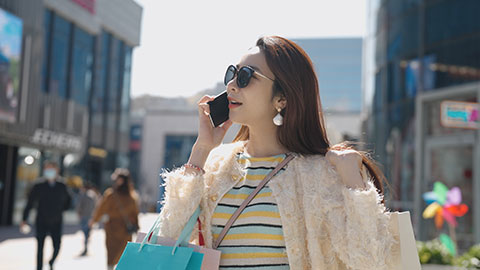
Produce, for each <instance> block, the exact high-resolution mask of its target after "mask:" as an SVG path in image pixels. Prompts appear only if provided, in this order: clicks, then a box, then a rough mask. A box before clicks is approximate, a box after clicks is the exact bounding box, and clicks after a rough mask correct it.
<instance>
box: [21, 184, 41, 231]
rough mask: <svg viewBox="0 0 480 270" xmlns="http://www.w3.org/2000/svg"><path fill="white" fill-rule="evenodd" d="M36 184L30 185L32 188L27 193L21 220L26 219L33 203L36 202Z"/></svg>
mask: <svg viewBox="0 0 480 270" xmlns="http://www.w3.org/2000/svg"><path fill="white" fill-rule="evenodd" d="M38 188H39V186H38V184H36V185H34V186H33V187H32V190H31V191H30V193H29V194H28V200H27V205H26V206H25V209H24V210H23V219H22V220H23V221H25V222H26V221H28V216H29V214H30V210H31V209H32V208H33V207H34V205H35V204H36V203H37V200H38Z"/></svg>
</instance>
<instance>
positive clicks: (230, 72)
mask: <svg viewBox="0 0 480 270" xmlns="http://www.w3.org/2000/svg"><path fill="white" fill-rule="evenodd" d="M253 73H257V75H258V76H260V77H262V78H265V79H269V80H270V81H272V82H273V81H274V80H272V79H270V78H268V77H267V76H265V75H263V74H261V73H260V72H258V71H256V70H254V69H253V68H252V67H249V66H243V67H241V68H240V69H237V67H235V66H234V65H230V66H228V68H227V72H226V73H225V78H224V79H223V83H224V84H225V86H226V85H227V84H228V83H229V82H230V81H231V80H233V79H234V78H235V75H236V76H237V85H238V87H240V88H244V87H247V86H248V83H249V82H250V79H251V78H252V76H253Z"/></svg>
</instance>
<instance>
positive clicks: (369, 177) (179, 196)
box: [159, 36, 398, 270]
mask: <svg viewBox="0 0 480 270" xmlns="http://www.w3.org/2000/svg"><path fill="white" fill-rule="evenodd" d="M225 84H226V87H227V93H228V99H229V108H230V114H229V116H230V120H228V121H227V122H225V123H224V124H223V126H220V127H217V128H213V127H212V125H211V123H210V120H209V117H208V114H209V106H208V105H207V104H206V102H208V101H210V100H212V99H213V97H210V96H204V97H203V98H202V99H201V100H200V101H199V102H198V112H199V131H198V138H197V141H196V143H195V145H194V146H193V148H192V152H191V156H190V159H189V161H188V163H187V164H185V165H184V166H183V167H182V168H179V169H177V170H174V171H172V172H166V173H164V174H163V177H164V179H165V182H166V193H165V201H164V202H163V203H164V206H163V209H162V212H161V213H160V219H161V224H162V225H161V230H160V232H159V234H160V235H161V236H167V237H173V238H177V237H178V236H179V234H180V232H181V231H182V229H183V227H184V225H185V223H186V222H187V220H188V219H189V218H190V216H191V214H192V213H193V212H194V210H195V209H196V208H197V207H198V205H200V208H201V215H200V218H199V220H200V225H201V228H202V231H201V235H202V237H203V238H204V241H205V245H206V246H207V247H212V245H213V243H214V242H215V240H216V239H217V237H218V234H219V233H220V231H221V230H222V228H223V227H225V224H226V222H227V220H228V219H229V218H230V217H231V216H232V213H233V212H234V211H235V210H236V209H237V208H238V207H239V205H240V204H241V203H242V202H243V200H244V199H245V198H246V197H247V196H248V195H249V194H250V193H251V192H252V190H253V189H254V188H255V187H256V186H257V185H258V183H259V182H260V181H261V180H262V179H263V178H264V177H265V175H267V174H268V173H269V172H270V171H271V170H272V169H273V168H275V167H276V166H277V165H278V164H279V163H280V162H281V161H282V160H284V159H285V158H286V156H287V155H290V154H293V155H294V156H295V158H294V159H293V160H291V161H290V163H288V164H287V166H286V167H284V168H283V169H282V170H281V171H280V172H279V173H278V174H277V175H275V176H274V177H273V178H272V179H271V180H270V182H268V183H267V185H266V186H265V187H264V188H262V190H261V191H260V192H259V193H258V194H257V195H256V197H255V198H254V199H253V200H252V201H251V202H250V203H249V205H248V206H247V207H246V208H245V209H244V210H243V212H242V214H241V215H240V216H239V217H238V219H237V220H236V221H235V222H234V223H233V225H232V227H231V228H230V230H229V231H228V232H227V234H226V236H225V238H224V239H223V241H222V242H221V243H220V245H219V246H218V249H219V250H221V251H222V256H221V261H220V264H221V266H220V269H328V270H331V269H369V270H370V269H393V268H395V264H396V262H397V260H396V259H395V258H398V236H397V235H395V234H394V233H393V232H392V229H391V227H390V226H389V220H390V215H389V213H387V212H386V209H385V206H384V205H383V198H382V192H383V188H382V184H381V180H382V178H383V176H382V175H381V173H380V172H379V170H378V169H377V168H376V167H375V166H374V165H373V163H372V162H371V161H370V160H369V159H368V158H366V157H365V156H364V155H362V154H361V153H359V152H357V151H354V150H348V149H347V150H346V149H345V147H343V146H336V147H335V148H334V149H331V147H330V143H329V141H328V139H327V136H326V131H325V125H324V121H323V115H322V110H321V105H320V98H319V89H318V82H317V76H316V75H315V72H314V69H313V66H312V63H311V61H310V59H309V58H308V56H307V55H306V53H305V52H304V51H303V50H302V49H301V48H300V47H299V46H298V45H296V44H295V43H293V42H292V41H289V40H287V39H285V38H281V37H277V36H270V37H263V38H260V39H259V40H258V41H257V43H256V46H255V47H253V48H252V49H250V50H249V52H248V53H247V54H246V55H245V56H243V57H242V58H241V60H240V62H238V63H237V64H236V65H235V66H233V65H232V66H230V67H228V69H227V73H226V75H225ZM232 122H235V123H239V124H241V125H242V127H241V129H240V131H239V132H238V134H237V136H236V138H235V140H234V142H233V143H231V144H221V142H222V140H223V138H224V135H225V133H226V131H227V130H228V128H229V127H230V126H231V125H232ZM362 164H363V165H362ZM199 235H200V234H199V231H198V230H196V231H194V233H193V234H192V241H194V242H196V243H198V240H199Z"/></svg>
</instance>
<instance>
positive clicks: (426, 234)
mask: <svg viewBox="0 0 480 270" xmlns="http://www.w3.org/2000/svg"><path fill="white" fill-rule="evenodd" d="M479 12H480V2H478V1H475V0H460V1H456V0H411V1H394V0H383V1H370V2H369V22H368V33H367V37H366V39H365V46H364V47H365V49H364V51H365V54H366V57H365V58H364V74H365V78H364V104H365V106H364V111H363V113H362V115H363V119H364V121H363V128H364V134H365V135H366V137H365V138H364V140H366V141H368V142H369V143H370V144H371V145H374V146H375V147H374V151H375V157H376V159H377V160H378V161H379V162H380V163H381V164H383V165H384V169H385V173H386V175H387V178H388V179H389V183H390V189H389V192H388V197H387V201H389V204H390V207H391V208H393V209H399V210H408V211H412V213H413V215H412V219H413V223H414V226H415V231H416V235H417V238H418V239H419V240H429V239H432V238H434V237H438V235H439V233H441V232H446V233H447V234H448V227H447V226H444V227H443V228H442V229H441V230H437V229H435V225H434V222H433V220H432V219H423V218H422V212H423V209H425V207H426V203H425V202H424V201H423V199H422V194H424V193H425V192H428V191H430V190H432V189H433V185H434V182H436V181H439V182H442V183H444V184H445V185H446V186H447V187H448V188H452V187H454V186H457V187H459V188H460V189H461V191H462V195H463V196H462V202H463V203H465V204H467V205H468V206H469V208H470V209H469V211H468V212H467V214H466V215H465V216H464V217H461V218H457V220H458V223H459V225H458V227H457V228H456V231H457V240H458V245H459V248H460V249H464V248H467V247H469V246H471V245H472V244H474V243H478V242H480V196H479V195H478V194H480V171H479V170H480V169H479V168H480V147H479V146H480V131H479V127H480V125H479V119H478V102H479V100H480V50H478V48H479V47H480V20H479V18H478V16H477V14H478V13H479ZM449 102H450V103H449ZM452 102H453V103H452ZM448 104H456V105H455V106H457V108H456V109H455V110H452V107H448V106H446V105H448ZM469 108H470V109H469ZM460 114H461V115H462V117H458V116H459V115H460ZM452 116H453V117H454V118H457V119H456V122H457V124H456V125H448V124H446V122H445V119H447V118H448V117H452ZM463 116H465V117H463ZM467 116H468V117H467ZM460 118H464V119H460ZM460 120H461V121H463V122H465V123H464V124H463V125H460V124H458V122H459V121H460ZM467 124H468V125H467Z"/></svg>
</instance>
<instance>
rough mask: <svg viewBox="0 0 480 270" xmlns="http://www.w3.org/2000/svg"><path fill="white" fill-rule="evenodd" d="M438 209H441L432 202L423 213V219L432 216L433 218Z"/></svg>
mask: <svg viewBox="0 0 480 270" xmlns="http://www.w3.org/2000/svg"><path fill="white" fill-rule="evenodd" d="M439 209H442V207H441V206H440V205H439V204H438V203H436V202H434V203H432V204H430V205H429V206H427V208H425V210H424V211H423V218H432V217H433V216H435V214H436V213H437V211H438V210H439Z"/></svg>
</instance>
